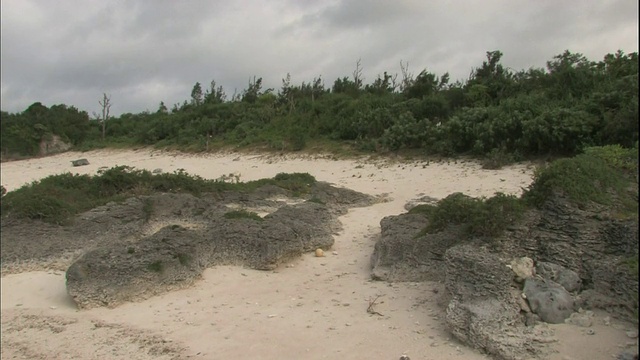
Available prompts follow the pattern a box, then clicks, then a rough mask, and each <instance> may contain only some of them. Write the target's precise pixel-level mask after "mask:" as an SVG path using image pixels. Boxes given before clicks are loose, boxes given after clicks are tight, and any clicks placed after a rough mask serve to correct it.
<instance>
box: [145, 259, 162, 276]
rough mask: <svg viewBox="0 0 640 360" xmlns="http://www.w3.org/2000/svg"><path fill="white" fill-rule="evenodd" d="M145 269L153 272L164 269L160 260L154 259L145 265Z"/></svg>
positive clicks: (159, 271)
mask: <svg viewBox="0 0 640 360" xmlns="http://www.w3.org/2000/svg"><path fill="white" fill-rule="evenodd" d="M147 270H149V271H152V272H155V273H161V272H163V271H164V264H163V263H162V261H160V260H156V261H154V262H152V263H150V264H149V265H147Z"/></svg>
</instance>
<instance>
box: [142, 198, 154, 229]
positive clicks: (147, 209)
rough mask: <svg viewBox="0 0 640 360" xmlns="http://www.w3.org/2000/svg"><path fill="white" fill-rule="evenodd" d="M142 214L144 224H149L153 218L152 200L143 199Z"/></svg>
mask: <svg viewBox="0 0 640 360" xmlns="http://www.w3.org/2000/svg"><path fill="white" fill-rule="evenodd" d="M142 213H143V214H144V222H146V223H147V222H149V220H151V217H152V216H153V200H151V198H146V199H144V201H143V203H142Z"/></svg>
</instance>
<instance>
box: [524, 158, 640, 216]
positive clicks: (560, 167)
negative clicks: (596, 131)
mask: <svg viewBox="0 0 640 360" xmlns="http://www.w3.org/2000/svg"><path fill="white" fill-rule="evenodd" d="M634 153H635V155H632V154H634ZM634 166H635V168H636V169H637V149H635V150H633V149H632V150H621V149H620V148H618V147H606V148H592V149H587V150H586V153H585V154H580V155H577V156H575V157H573V158H566V159H560V160H556V161H554V162H553V163H551V164H549V165H548V166H545V167H542V168H539V169H537V170H536V172H535V175H534V181H533V183H532V184H531V186H530V187H529V189H528V190H527V192H526V193H525V194H524V198H525V199H526V200H527V201H528V202H530V203H531V204H533V205H541V204H542V203H544V201H545V200H546V199H548V198H549V196H551V195H552V194H553V193H554V192H560V193H562V194H564V195H566V196H568V197H569V198H570V199H571V200H572V201H574V202H576V203H578V204H587V203H588V202H595V203H599V204H604V205H610V204H612V203H613V201H614V200H624V199H626V198H628V196H629V195H628V194H626V193H625V192H626V191H627V189H628V187H629V185H630V184H632V181H633V180H635V181H637V178H636V179H633V180H632V179H630V178H629V176H628V175H625V172H628V169H629V168H633V167H634ZM636 172H637V171H636ZM634 176H635V175H634ZM636 186H637V184H636ZM636 207H637V201H636Z"/></svg>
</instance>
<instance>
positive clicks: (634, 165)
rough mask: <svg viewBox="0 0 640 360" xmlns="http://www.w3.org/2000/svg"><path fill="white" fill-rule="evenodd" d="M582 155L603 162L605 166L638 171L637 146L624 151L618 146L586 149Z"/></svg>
mask: <svg viewBox="0 0 640 360" xmlns="http://www.w3.org/2000/svg"><path fill="white" fill-rule="evenodd" d="M584 153H585V154H586V155H589V156H593V157H597V158H600V159H602V160H604V161H605V162H606V163H607V165H609V166H611V167H614V168H617V169H622V170H628V171H634V172H637V171H638V146H637V144H636V147H635V148H631V149H625V148H623V147H622V146H620V145H606V146H596V147H588V148H585V149H584Z"/></svg>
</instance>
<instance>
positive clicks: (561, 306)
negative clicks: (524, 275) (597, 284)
mask: <svg viewBox="0 0 640 360" xmlns="http://www.w3.org/2000/svg"><path fill="white" fill-rule="evenodd" d="M523 292H524V294H525V295H526V297H527V301H528V302H529V306H530V307H531V311H533V312H534V313H536V314H538V316H540V319H541V320H542V321H544V322H547V323H551V324H561V323H563V322H564V320H565V319H566V318H568V317H569V316H571V313H572V312H573V297H572V296H571V294H570V293H569V292H568V291H567V290H565V289H564V288H563V287H562V286H561V285H559V284H558V283H555V282H553V281H551V280H541V279H535V278H530V279H526V280H525V282H524V290H523Z"/></svg>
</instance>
